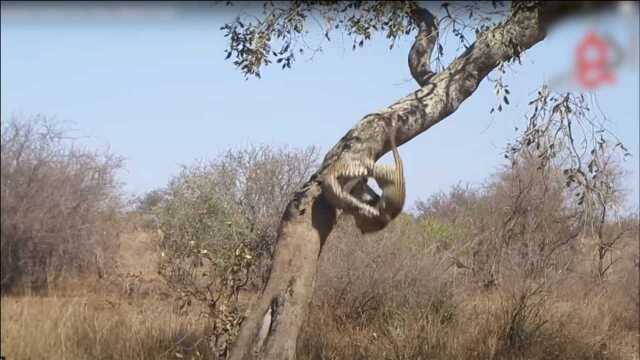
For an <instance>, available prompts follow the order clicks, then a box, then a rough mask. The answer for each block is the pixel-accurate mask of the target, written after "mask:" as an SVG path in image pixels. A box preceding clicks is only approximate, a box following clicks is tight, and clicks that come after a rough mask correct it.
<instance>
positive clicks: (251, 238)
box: [141, 146, 317, 357]
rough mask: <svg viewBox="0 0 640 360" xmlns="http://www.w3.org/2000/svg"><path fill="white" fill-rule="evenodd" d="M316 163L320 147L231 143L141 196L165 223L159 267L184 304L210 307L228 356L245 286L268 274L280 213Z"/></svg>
mask: <svg viewBox="0 0 640 360" xmlns="http://www.w3.org/2000/svg"><path fill="white" fill-rule="evenodd" d="M316 163H317V150H316V149H315V148H308V149H307V150H303V151H300V150H287V149H285V148H281V149H272V148H270V147H268V146H260V147H252V148H249V149H246V150H232V151H228V152H227V153H225V154H223V155H222V156H220V157H218V158H217V159H215V160H213V161H209V162H200V163H197V164H195V165H192V166H183V168H182V170H181V172H180V174H178V175H177V176H175V177H174V178H173V179H172V180H171V181H170V183H169V185H168V187H167V188H166V189H164V190H162V192H156V193H153V194H155V195H154V196H153V197H150V196H147V197H145V199H146V200H145V201H142V202H141V205H142V208H145V207H146V208H149V207H151V208H152V209H153V213H155V214H156V216H157V219H158V222H159V230H160V232H161V240H160V248H161V250H162V251H163V253H162V254H163V256H162V261H161V264H160V273H161V275H162V276H163V277H164V279H165V280H166V282H167V284H169V286H171V287H172V288H173V289H174V291H175V294H176V295H177V297H178V299H179V307H180V308H181V309H183V310H185V309H186V308H187V306H188V305H197V306H199V307H200V308H204V310H205V312H206V314H207V315H208V317H209V318H210V320H211V328H210V329H209V331H208V335H209V336H211V341H210V344H212V348H213V350H214V351H215V353H216V354H218V356H220V357H224V356H226V351H227V349H228V346H229V344H230V343H231V341H233V339H234V338H235V336H236V331H237V330H238V325H239V323H240V321H241V309H240V307H239V304H238V296H239V291H240V289H241V288H243V287H245V286H247V285H253V286H254V287H257V286H261V285H262V283H263V281H264V279H266V275H267V274H268V271H269V267H270V261H271V251H272V247H273V241H274V240H275V238H276V230H277V226H278V222H279V220H280V216H281V215H282V212H283V211H284V207H285V206H286V204H287V202H288V200H289V198H290V196H291V195H292V193H293V192H294V191H295V190H297V189H298V188H299V187H300V186H301V185H302V183H303V182H304V181H305V180H306V179H307V178H308V177H309V176H310V175H311V171H312V170H313V166H315V165H316ZM157 194H161V196H156V195H157ZM154 198H158V199H157V201H153V200H154ZM154 202H155V203H156V204H155V205H149V204H152V203H154Z"/></svg>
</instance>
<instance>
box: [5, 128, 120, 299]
mask: <svg viewBox="0 0 640 360" xmlns="http://www.w3.org/2000/svg"><path fill="white" fill-rule="evenodd" d="M69 133H70V131H69V130H67V129H64V128H63V127H61V126H60V124H58V123H56V122H54V121H52V120H51V119H48V118H45V117H41V116H35V117H30V118H11V119H10V120H9V121H6V122H3V123H2V138H1V148H0V153H1V157H2V159H1V160H2V165H1V170H2V181H1V192H2V205H1V208H2V214H1V235H0V244H1V248H2V267H1V281H0V284H1V291H2V293H3V294H4V293H6V292H8V291H13V290H17V288H18V287H19V286H20V285H26V283H27V282H29V281H30V286H29V287H30V289H31V290H32V291H36V292H39V291H47V290H48V288H49V286H51V285H55V284H57V283H59V282H60V280H61V279H62V277H63V276H64V275H71V274H97V275H98V277H102V276H104V273H105V271H107V270H108V269H109V268H110V267H111V266H112V265H113V263H112V260H111V259H112V258H113V254H114V251H115V250H116V242H115V240H116V238H117V237H118V229H119V218H120V210H121V206H122V205H121V198H120V194H119V189H120V187H119V184H118V183H117V181H116V172H117V171H118V170H119V169H121V167H122V164H123V161H122V159H121V158H120V157H118V156H115V155H113V154H111V153H110V152H108V151H102V152H101V151H93V150H88V149H84V148H81V147H79V146H78V145H77V143H76V142H74V141H73V140H72V139H70V136H69Z"/></svg>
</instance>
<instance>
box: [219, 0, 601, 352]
mask: <svg viewBox="0 0 640 360" xmlns="http://www.w3.org/2000/svg"><path fill="white" fill-rule="evenodd" d="M594 5H595V4H591V3H577V2H576V3H572V2H565V3H558V2H555V3H537V2H535V3H520V2H519V3H517V4H514V7H513V11H512V15H511V17H510V18H509V19H507V20H506V21H505V22H503V23H502V24H500V25H498V26H496V27H495V28H493V29H491V30H489V31H487V32H484V33H481V34H480V35H478V37H477V39H476V41H475V43H474V44H473V45H472V46H470V47H469V48H468V49H467V50H466V51H465V52H464V53H463V54H462V55H460V56H459V57H458V58H457V59H456V60H454V61H453V62H452V63H451V64H450V65H449V66H448V67H447V68H446V69H445V70H444V71H442V72H440V73H438V74H436V75H435V76H433V77H432V78H431V79H430V80H429V82H428V83H427V84H425V86H423V87H422V88H420V89H418V90H417V91H415V92H413V93H411V94H409V95H407V96H405V97H403V98H401V99H400V100H398V101H397V102H396V103H394V104H392V105H390V106H389V107H387V108H385V109H383V110H381V111H379V112H378V113H377V114H383V115H389V114H395V115H398V119H399V121H398V123H397V124H396V126H397V133H396V138H397V139H396V143H397V144H398V145H401V144H403V143H405V142H407V141H409V140H411V139H413V138H414V137H416V136H418V135H419V134H421V133H423V132H424V131H426V130H428V129H429V128H430V127H432V126H433V125H435V124H437V123H438V122H440V121H442V120H443V119H444V118H446V117H447V116H448V115H449V114H451V113H453V112H454V111H455V110H456V109H457V108H458V106H460V104H461V103H462V101H464V100H465V99H466V98H468V97H469V96H470V95H471V94H472V93H473V92H474V91H475V90H476V89H477V87H478V85H479V84H480V81H482V79H483V78H484V77H485V76H487V74H489V73H490V72H491V71H492V70H493V69H495V68H496V67H497V66H498V65H499V64H500V63H502V62H505V61H509V60H512V59H514V58H515V57H519V56H520V54H521V53H522V52H523V51H525V50H527V49H529V48H530V47H532V46H533V45H535V44H536V43H538V42H539V41H541V40H542V39H544V37H545V35H546V29H547V28H548V26H549V25H550V24H551V23H553V22H555V21H556V20H557V19H560V18H562V17H564V16H566V15H570V14H573V13H576V12H577V11H578V10H581V9H590V8H593V7H594ZM372 115H373V114H372ZM379 119H380V117H378V116H371V115H367V116H365V117H364V118H363V119H362V120H360V121H359V122H358V124H357V125H356V126H355V127H353V128H352V129H351V130H350V131H349V132H347V134H346V135H345V136H344V137H343V138H342V139H340V141H339V142H338V143H337V144H336V145H335V146H334V147H333V148H332V149H331V150H330V151H329V153H328V154H327V155H326V157H325V159H324V162H323V164H322V166H321V168H320V170H318V172H316V174H314V175H313V176H312V177H311V178H310V179H309V181H308V182H307V183H306V184H305V185H304V186H303V188H302V189H301V190H300V191H298V192H297V193H296V194H295V195H294V198H293V200H292V201H291V202H290V203H289V204H288V206H287V209H286V211H285V214H284V215H283V218H282V221H281V223H280V229H279V231H278V239H277V242H276V249H275V253H274V260H273V264H272V271H271V274H270V277H269V281H268V282H267V284H266V287H265V288H264V290H263V292H262V294H261V295H260V297H259V299H258V300H257V301H256V303H255V304H254V306H253V307H252V309H250V311H249V314H248V316H247V318H246V319H245V320H244V322H243V324H242V327H241V329H240V333H239V335H238V337H237V339H236V342H235V344H234V347H233V349H232V351H231V354H230V357H229V358H230V359H233V360H244V359H273V360H287V359H295V354H296V341H297V338H298V333H299V331H300V328H301V326H302V323H303V322H304V320H305V319H306V316H307V310H308V308H309V303H310V301H311V296H312V293H313V288H314V282H315V277H316V266H317V263H318V258H319V256H320V251H321V250H322V246H323V245H324V242H325V240H326V239H327V237H328V236H329V234H330V232H331V230H332V229H333V226H334V224H335V219H336V210H335V209H334V208H333V207H332V206H331V205H330V204H329V203H328V202H327V201H326V200H325V199H324V198H323V197H322V192H321V188H320V183H319V181H320V178H321V177H320V176H321V175H322V174H323V173H324V171H325V170H326V169H327V167H328V166H329V165H331V164H333V163H334V162H336V161H339V160H340V159H341V158H343V157H345V156H350V155H353V154H354V153H360V152H368V151H371V152H372V153H374V154H375V158H376V159H379V158H380V157H381V156H382V155H384V153H385V152H387V151H388V150H389V149H387V148H386V145H387V141H385V140H386V136H385V125H384V124H382V123H381V121H380V120H379Z"/></svg>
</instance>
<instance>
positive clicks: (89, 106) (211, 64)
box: [0, 2, 640, 208]
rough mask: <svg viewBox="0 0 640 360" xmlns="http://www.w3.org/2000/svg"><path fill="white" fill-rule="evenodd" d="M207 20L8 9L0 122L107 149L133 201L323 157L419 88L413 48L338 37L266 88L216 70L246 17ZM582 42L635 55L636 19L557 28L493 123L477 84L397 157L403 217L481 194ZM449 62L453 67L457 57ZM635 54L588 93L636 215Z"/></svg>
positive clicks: (201, 16)
mask: <svg viewBox="0 0 640 360" xmlns="http://www.w3.org/2000/svg"><path fill="white" fill-rule="evenodd" d="M215 9H216V10H213V11H201V12H198V11H195V12H194V11H185V9H184V8H180V7H176V6H173V5H171V4H165V5H163V6H160V5H156V6H146V7H133V8H131V7H129V8H127V7H117V8H116V7H112V8H110V9H105V8H100V7H95V6H93V7H87V6H84V7H83V6H79V5H75V6H64V7H55V6H54V7H51V6H49V7H44V6H40V5H32V6H19V7H16V6H12V5H11V4H8V3H6V2H3V5H2V24H1V32H2V34H1V43H2V45H1V62H2V70H1V79H2V81H1V83H2V84H1V90H2V96H1V109H0V112H1V116H2V118H7V117H8V116H11V115H13V114H25V115H30V114H44V115H49V116H54V117H55V118H57V119H58V120H62V121H69V122H72V123H74V127H75V128H77V129H80V130H81V131H82V133H84V134H85V135H88V136H90V137H91V141H92V142H93V143H94V144H96V145H105V144H109V146H110V147H111V150H112V151H113V152H115V153H117V154H120V155H123V156H125V157H126V159H127V161H126V170H125V171H124V172H123V173H122V180H123V181H124V182H125V183H126V186H125V189H126V190H127V191H130V192H136V193H139V192H143V191H148V190H151V189H154V188H157V187H160V186H164V185H165V184H166V183H167V180H168V179H169V178H170V177H171V176H172V175H174V174H176V173H177V171H178V168H179V164H190V163H193V161H194V160H195V159H202V158H210V157H213V156H215V155H216V154H218V153H220V152H222V151H224V150H226V149H228V148H230V147H242V146H245V145H247V144H250V143H267V144H273V145H276V146H279V145H285V144H286V145H289V146H294V147H306V146H308V145H318V146H320V147H321V149H322V151H323V153H324V152H325V151H327V150H328V149H329V148H330V147H331V146H332V145H333V144H334V143H335V142H336V141H337V140H338V139H339V138H340V137H341V136H342V135H343V134H344V133H345V132H346V131H347V130H348V129H350V128H351V127H352V126H353V125H354V124H355V123H356V122H357V121H358V120H359V119H360V118H361V117H362V116H364V115H366V114H368V113H370V112H372V111H375V110H378V109H380V108H383V107H385V106H387V105H389V104H392V103H393V102H395V101H396V100H397V99H398V98H400V97H402V96H404V95H406V94H408V93H409V92H411V91H413V90H415V89H416V85H415V84H414V82H413V80H411V78H410V75H409V70H408V67H407V65H406V63H407V53H408V49H409V48H410V46H411V42H412V40H413V35H410V36H409V37H407V38H406V39H404V40H403V41H401V42H400V43H399V44H398V46H396V47H395V48H394V49H393V50H391V51H390V50H389V48H388V45H389V43H388V42H387V41H386V39H384V37H383V36H379V37H376V38H375V39H374V41H371V42H369V43H368V44H366V45H365V47H364V48H362V49H359V50H358V51H356V52H353V51H351V47H350V43H349V41H348V40H345V41H344V42H341V41H340V38H339V37H334V40H336V41H334V42H332V43H329V44H325V45H324V46H323V48H324V51H323V52H322V53H319V54H316V55H315V57H314V58H313V59H309V58H308V57H301V58H300V59H299V60H298V61H297V62H296V63H295V64H294V65H293V69H290V70H286V71H281V70H280V69H279V68H278V67H277V66H270V67H267V68H266V69H264V70H263V72H262V79H250V80H245V79H244V77H243V76H242V75H241V74H240V72H239V71H237V70H236V69H235V67H234V65H233V64H232V63H231V61H225V60H224V56H225V54H224V49H225V48H226V45H227V43H226V41H225V40H226V38H224V37H223V36H222V32H221V31H220V30H219V28H220V26H221V25H222V24H223V23H224V22H225V21H228V20H230V19H232V18H234V17H235V16H236V15H237V14H238V12H239V11H240V9H239V8H238V7H234V8H230V9H229V8H227V9H225V8H220V7H218V8H215ZM589 29H596V30H598V31H600V32H602V33H606V34H610V35H611V36H612V37H613V38H614V39H615V40H616V41H617V42H619V43H620V44H621V45H623V46H624V47H626V48H629V46H628V44H629V41H630V39H632V38H631V37H630V36H631V34H632V33H633V31H636V33H635V34H636V38H635V39H636V40H635V41H637V29H638V18H637V14H636V15H635V17H633V18H621V17H609V18H606V19H595V20H590V21H589V20H582V21H572V22H569V23H566V24H563V25H561V26H559V27H558V28H557V29H555V31H553V32H552V33H551V34H550V35H549V36H548V38H547V39H546V40H545V41H543V42H542V43H540V44H538V45H536V46H535V47H534V48H532V49H530V50H529V51H527V52H526V54H525V55H524V57H523V63H522V65H516V66H514V67H512V69H511V70H510V71H509V73H508V74H507V76H506V77H505V79H506V81H507V83H508V85H509V86H510V89H511V94H512V95H511V99H510V100H511V105H510V106H508V107H507V108H506V109H505V110H504V111H503V112H501V113H494V114H489V110H490V108H491V107H492V106H493V105H494V104H495V103H496V102H497V100H498V99H497V98H496V97H495V95H494V94H493V87H492V84H491V83H489V82H488V81H486V80H485V81H483V83H482V84H481V86H480V87H479V89H478V90H477V91H476V93H474V94H473V96H472V97H471V98H469V99H468V100H466V101H465V102H464V103H463V104H462V106H461V107H460V109H459V110H458V111H457V112H456V113H454V114H452V115H451V116H450V117H449V118H448V119H445V120H444V121H443V122H441V123H440V124H438V125H436V126H435V127H433V128H432V129H431V130H429V131H428V132H426V133H424V134H421V135H420V136H418V137H417V138H415V139H414V140H412V141H411V142H410V143H407V144H405V145H403V146H402V147H401V148H400V151H401V153H402V156H403V158H404V160H405V171H406V175H407V183H408V197H409V199H408V200H409V204H412V203H413V201H414V200H416V199H418V198H421V199H424V198H426V197H428V196H429V195H431V194H433V193H434V192H437V191H440V190H446V189H448V188H449V187H450V186H451V185H454V184H457V183H471V184H480V183H481V182H482V181H483V180H485V179H486V178H487V176H488V175H490V174H491V173H492V172H494V171H495V170H497V169H498V167H499V166H500V165H501V164H502V162H503V158H502V156H501V153H502V151H503V149H504V146H505V144H506V143H507V142H508V141H510V140H512V139H513V138H514V136H515V132H514V127H515V126H519V127H522V125H523V118H524V115H525V114H526V112H527V103H528V101H529V100H531V99H532V98H533V96H534V94H535V90H536V89H537V88H538V87H539V86H540V85H541V84H542V83H543V82H544V81H549V80H550V79H552V78H554V77H555V76H557V75H558V74H562V73H565V72H566V71H568V70H570V69H571V68H572V61H573V49H574V48H575V46H576V44H577V43H578V42H579V41H580V40H581V39H582V37H583V36H584V35H585V34H586V32H587V31H588V30H589ZM631 29H635V30H633V31H632V30H631ZM447 44H450V45H451V46H453V45H454V42H453V41H448V42H447ZM447 50H448V51H449V53H450V54H455V48H453V47H452V48H448V49H447ZM634 51H635V53H636V55H635V56H636V58H635V59H636V60H635V61H636V63H635V64H631V63H629V64H626V65H624V66H623V67H622V68H620V69H618V70H616V75H615V76H616V84H615V85H613V86H605V87H603V88H600V89H598V90H596V91H595V93H596V94H597V97H598V99H599V102H600V106H601V108H602V110H603V111H604V113H605V114H606V115H607V116H608V117H609V119H610V121H611V123H610V127H611V129H612V130H613V131H614V132H615V133H616V134H617V135H618V136H619V137H620V139H621V140H622V141H623V142H624V143H625V144H626V145H627V147H628V148H629V150H630V151H631V152H632V153H633V156H634V157H633V158H632V159H630V160H628V161H627V162H625V163H624V168H625V169H626V170H627V171H628V174H627V175H626V177H625V181H624V184H625V187H626V189H627V190H628V191H630V193H629V196H630V200H631V202H630V204H629V205H630V206H632V207H633V208H637V207H638V197H639V190H638V187H639V185H638V182H639V180H638V178H639V170H638V156H639V155H640V149H639V145H638V144H639V140H638V133H639V126H638V123H639V120H638V119H639V117H640V114H639V104H638V98H639V93H638V88H639V86H640V84H639V82H640V80H639V73H638V70H637V68H638V65H637V52H638V50H637V47H636V48H635V50H634ZM384 159H386V161H389V159H390V158H389V157H388V156H386V157H385V158H384Z"/></svg>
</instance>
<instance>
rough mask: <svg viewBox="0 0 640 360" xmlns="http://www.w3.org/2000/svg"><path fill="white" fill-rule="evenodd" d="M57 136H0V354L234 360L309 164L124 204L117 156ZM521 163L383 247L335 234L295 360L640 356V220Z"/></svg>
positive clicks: (261, 152) (234, 165) (414, 218)
mask: <svg viewBox="0 0 640 360" xmlns="http://www.w3.org/2000/svg"><path fill="white" fill-rule="evenodd" d="M45 125H47V126H45ZM48 125H51V123H50V122H48V121H47V120H46V119H42V118H35V119H27V120H23V121H14V122H10V123H8V124H7V123H5V124H3V126H4V127H3V132H2V300H1V301H2V303H1V305H2V321H1V348H0V352H1V353H2V355H3V356H6V358H7V359H45V358H53V359H69V360H75V359H200V358H208V359H211V358H224V356H225V355H226V351H227V349H228V347H229V344H231V343H232V341H233V337H234V336H235V334H236V333H237V328H238V324H239V323H240V322H241V321H242V316H243V314H244V312H245V311H246V309H247V308H248V307H250V306H251V303H252V300H253V299H254V297H255V295H254V294H256V292H257V291H258V290H259V289H260V288H261V286H262V285H263V284H264V281H265V279H266V278H267V276H268V272H269V265H270V256H271V253H272V251H273V245H274V241H275V239H276V230H277V225H278V222H279V218H280V215H281V214H282V210H283V208H284V206H285V205H286V203H287V201H288V198H289V196H290V194H291V193H292V192H293V191H295V189H297V188H298V187H299V186H300V184H302V183H303V182H304V181H306V180H307V179H308V177H309V176H310V175H311V174H312V173H313V171H315V169H316V168H317V165H318V160H319V153H318V150H317V149H316V148H313V147H311V148H307V149H301V150H300V149H288V148H273V147H268V146H262V147H260V146H255V147H249V148H247V149H244V150H230V151H228V152H226V153H223V154H220V155H219V156H218V157H216V158H215V159H213V160H210V161H205V162H198V163H195V164H194V165H191V166H186V167H184V168H183V169H182V170H181V172H180V173H179V174H176V175H175V176H174V177H173V178H172V179H171V181H170V182H169V183H168V184H167V186H166V187H164V188H162V189H158V190H156V191H152V192H150V193H148V194H145V195H144V196H140V197H138V198H136V199H126V198H125V196H124V195H123V194H122V193H121V191H120V185H118V182H117V177H116V174H117V171H118V169H120V168H121V166H122V163H121V161H120V159H119V158H118V157H117V156H115V155H113V154H110V153H100V152H94V151H92V150H86V149H81V148H73V147H70V146H69V145H68V143H67V140H65V137H64V136H63V135H64V130H63V129H61V128H59V127H55V126H48ZM517 159H518V161H511V162H509V161H507V162H506V164H505V166H504V168H503V169H501V170H500V171H498V172H497V173H496V174H493V175H491V176H488V178H487V180H486V181H485V182H484V183H483V184H481V185H477V186H455V187H453V188H451V189H450V190H449V191H446V192H442V193H439V194H434V195H433V196H431V197H430V198H427V199H424V200H421V201H418V202H416V203H415V204H411V205H412V206H410V210H411V212H407V213H404V214H402V215H401V216H400V217H398V218H397V219H395V220H394V221H393V222H392V223H391V225H390V226H389V227H387V228H386V229H385V230H383V231H381V232H379V233H376V234H373V235H368V236H363V235H361V234H360V233H359V232H358V231H357V230H356V229H355V228H354V226H353V223H352V219H351V218H350V217H347V216H344V217H341V218H340V219H339V221H338V225H337V226H336V228H335V229H334V231H333V232H332V234H331V235H330V237H329V239H328V240H327V243H326V244H325V248H324V250H323V253H322V255H321V261H320V265H319V269H318V276H317V279H316V288H315V294H314V298H313V302H312V304H311V308H310V312H309V314H308V318H307V319H306V322H305V325H304V327H303V331H302V335H301V338H300V339H299V341H298V351H297V353H298V358H300V359H639V356H638V352H639V351H640V348H639V345H638V342H639V340H640V325H639V316H640V297H639V266H640V254H639V245H640V243H639V239H638V236H639V233H638V217H637V214H629V213H628V212H620V213H617V212H616V204H620V203H621V202H622V201H623V200H624V197H623V194H622V193H619V195H618V193H615V195H617V196H611V197H609V198H607V199H608V200H607V201H608V202H606V204H605V205H606V206H607V211H608V213H609V214H610V216H608V217H606V221H600V222H598V221H588V220H589V219H593V215H594V214H600V213H599V212H598V211H602V208H598V207H592V208H589V212H586V211H585V207H584V206H583V204H580V205H578V204H577V203H576V200H575V199H576V198H577V197H576V196H575V194H574V193H573V192H572V189H571V188H570V187H567V186H566V183H565V181H564V177H563V172H562V170H561V168H560V167H554V166H557V165H554V164H547V165H545V166H547V167H545V171H539V170H538V169H537V168H538V167H539V165H540V164H539V162H538V160H537V158H536V157H535V156H531V154H528V153H521V154H520V155H518V158H517ZM611 174H612V175H611V176H614V175H615V176H622V175H616V172H614V171H612V173H611ZM614 180H615V178H612V180H611V181H612V184H615V181H614ZM613 215H615V216H613Z"/></svg>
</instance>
